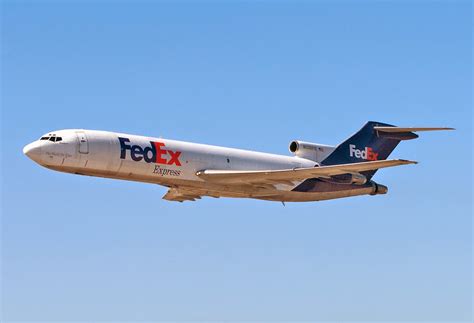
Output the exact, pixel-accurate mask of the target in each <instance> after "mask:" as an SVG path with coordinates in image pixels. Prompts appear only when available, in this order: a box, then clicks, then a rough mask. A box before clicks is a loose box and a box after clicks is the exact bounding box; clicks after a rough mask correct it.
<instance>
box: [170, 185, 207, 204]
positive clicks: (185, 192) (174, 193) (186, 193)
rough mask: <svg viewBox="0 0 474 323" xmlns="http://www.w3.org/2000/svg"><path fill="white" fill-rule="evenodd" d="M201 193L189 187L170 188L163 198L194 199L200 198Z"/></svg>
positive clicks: (177, 200)
mask: <svg viewBox="0 0 474 323" xmlns="http://www.w3.org/2000/svg"><path fill="white" fill-rule="evenodd" d="M201 196H202V195H201V194H200V192H198V191H195V190H191V189H180V188H170V189H169V190H168V192H166V194H165V195H164V196H163V199H164V200H168V201H176V202H183V201H195V200H197V199H201Z"/></svg>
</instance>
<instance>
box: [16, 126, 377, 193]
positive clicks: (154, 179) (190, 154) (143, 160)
mask: <svg viewBox="0 0 474 323" xmlns="http://www.w3.org/2000/svg"><path fill="white" fill-rule="evenodd" d="M45 138H49V139H45ZM51 138H55V139H51ZM58 138H61V139H60V140H59V139H58ZM24 152H25V154H26V155H28V156H29V157H30V158H31V159H33V160H34V161H36V162H37V163H39V164H40V165H42V166H45V167H47V168H50V169H53V170H57V171H62V172H68V173H74V174H81V175H90V176H98V177H107V178H115V179H124V180H132V181H140V182H147V183H154V184H160V185H164V186H167V187H193V188H199V189H203V190H206V192H207V194H206V195H209V196H216V197H217V196H226V197H255V198H261V199H268V200H279V201H311V200H321V199H329V198H337V197H345V196H352V195H363V194H370V193H372V190H373V189H372V188H371V187H366V188H363V187H359V188H358V189H357V190H354V189H352V188H353V187H351V186H347V189H346V190H340V189H339V190H337V192H327V193H324V194H322V193H304V192H292V191H291V190H292V189H293V188H295V187H296V186H297V185H299V184H300V183H301V181H300V182H294V183H287V184H276V185H275V186H274V188H273V189H271V190H269V188H268V187H258V186H257V187H254V186H249V185H225V184H210V183H207V182H206V181H205V180H203V179H202V178H200V177H198V176H197V175H196V173H197V172H199V171H202V170H214V169H215V170H246V171H248V170H281V169H294V168H305V167H314V166H317V162H316V161H314V160H310V159H305V158H300V157H297V156H282V155H275V154H268V153H261V152H254V151H248V150H241V149H234V148H225V147H218V146H211V145H203V144H195V143H189V142H183V141H176V140H168V139H163V138H154V137H145V136H137V135H129V134H122V133H114V132H107V131H96V130H75V129H71V130H60V131H55V132H52V133H50V134H48V135H45V136H44V137H43V140H41V139H40V140H37V141H34V142H32V143H31V144H29V145H27V146H26V147H25V148H24ZM316 194H318V195H316Z"/></svg>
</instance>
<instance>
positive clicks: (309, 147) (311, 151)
mask: <svg viewBox="0 0 474 323" xmlns="http://www.w3.org/2000/svg"><path fill="white" fill-rule="evenodd" d="M289 149H290V152H291V153H293V154H294V155H295V156H298V157H301V158H306V159H310V160H314V161H315V162H318V163H320V162H321V161H323V160H324V159H325V158H326V157H327V156H329V154H330V153H332V152H333V151H334V149H336V147H334V146H328V145H320V144H314V143H312V142H306V141H300V140H293V141H292V142H290V146H289Z"/></svg>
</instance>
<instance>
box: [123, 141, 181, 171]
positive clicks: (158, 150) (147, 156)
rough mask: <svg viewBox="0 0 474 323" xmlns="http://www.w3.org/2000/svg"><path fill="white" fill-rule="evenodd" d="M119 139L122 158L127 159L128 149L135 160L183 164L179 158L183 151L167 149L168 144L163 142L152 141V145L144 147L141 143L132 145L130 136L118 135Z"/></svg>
mask: <svg viewBox="0 0 474 323" xmlns="http://www.w3.org/2000/svg"><path fill="white" fill-rule="evenodd" d="M118 139H119V141H120V158H121V159H125V158H126V156H127V151H130V158H132V160H133V161H137V162H138V161H141V160H143V161H145V162H146V163H155V164H163V165H173V164H174V165H176V166H181V161H180V160H179V157H180V155H181V152H180V151H173V150H169V149H165V148H166V145H165V144H164V143H162V142H156V141H150V146H147V147H144V148H142V147H140V146H139V145H130V144H129V143H130V139H128V138H123V137H118Z"/></svg>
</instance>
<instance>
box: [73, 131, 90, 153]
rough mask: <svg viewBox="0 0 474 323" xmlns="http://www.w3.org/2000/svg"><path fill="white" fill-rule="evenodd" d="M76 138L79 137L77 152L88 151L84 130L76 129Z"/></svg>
mask: <svg viewBox="0 0 474 323" xmlns="http://www.w3.org/2000/svg"><path fill="white" fill-rule="evenodd" d="M76 134H77V138H78V139H79V152H80V153H81V154H88V153H89V143H88V142H87V137H86V133H85V132H84V131H77V132H76Z"/></svg>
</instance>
